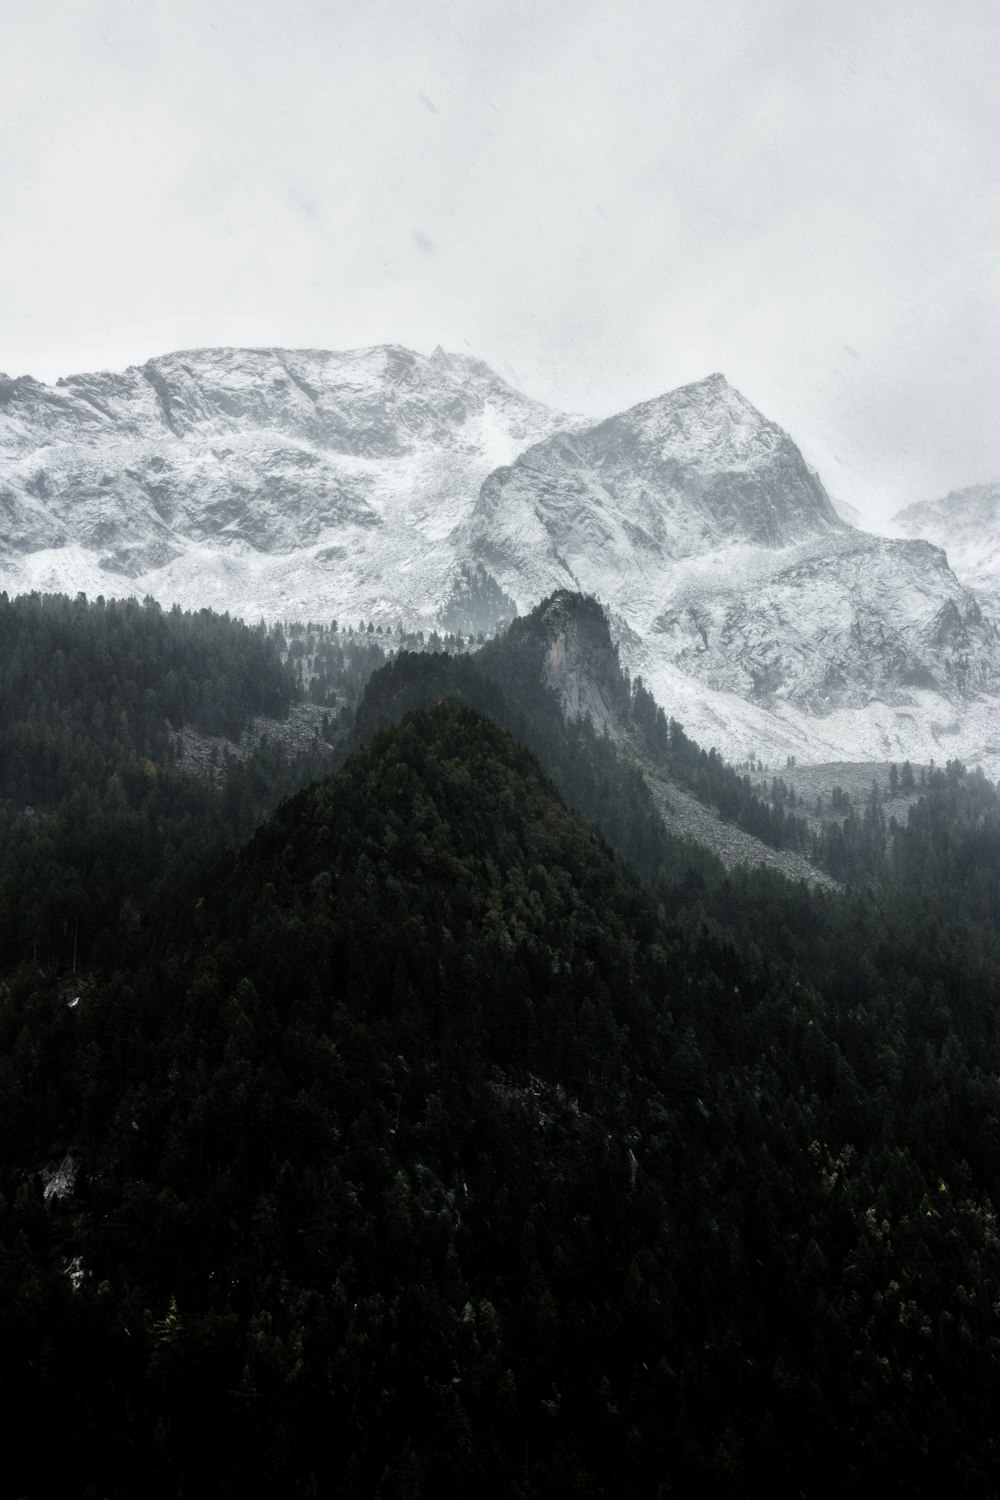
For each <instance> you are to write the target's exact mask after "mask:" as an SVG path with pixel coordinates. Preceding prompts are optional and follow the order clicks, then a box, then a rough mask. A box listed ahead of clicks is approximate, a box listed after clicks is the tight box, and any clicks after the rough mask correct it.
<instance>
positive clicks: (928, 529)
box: [892, 480, 1000, 610]
mask: <svg viewBox="0 0 1000 1500" xmlns="http://www.w3.org/2000/svg"><path fill="white" fill-rule="evenodd" d="M892 526H893V529H894V531H896V532H897V533H898V534H900V535H902V536H907V537H924V538H926V540H927V541H929V542H933V543H934V544H935V545H936V546H938V547H943V548H944V550H945V552H947V554H948V561H949V563H950V564H951V566H952V568H954V570H955V573H956V574H957V575H958V577H959V578H961V580H962V582H963V583H967V584H968V585H969V586H970V588H974V589H976V590H977V592H978V593H980V594H981V595H982V596H983V597H984V599H988V600H989V602H990V605H991V607H992V608H993V609H994V610H998V609H1000V480H994V482H993V483H992V484H975V485H971V486H970V487H969V488H968V489H964V490H953V491H952V493H951V494H950V495H946V496H945V497H944V499H943V500H923V501H919V502H918V503H917V504H916V505H908V506H907V507H906V508H905V510H901V511H899V512H898V514H896V515H895V516H893V519H892Z"/></svg>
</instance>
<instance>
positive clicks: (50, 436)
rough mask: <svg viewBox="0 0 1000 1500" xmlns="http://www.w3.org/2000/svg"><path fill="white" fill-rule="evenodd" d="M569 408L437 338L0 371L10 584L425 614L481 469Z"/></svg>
mask: <svg viewBox="0 0 1000 1500" xmlns="http://www.w3.org/2000/svg"><path fill="white" fill-rule="evenodd" d="M566 420H567V419H565V418H564V417H562V416H561V415H560V414H557V413H553V412H550V411H548V410H547V408H545V407H543V406H541V405H540V404H539V403H537V402H534V401H531V400H529V398H527V397H526V396H522V395H521V394H520V393H519V392H517V391H515V390H513V389H512V388H511V387H510V386H509V385H507V384H506V382H504V381H503V380H501V379H500V377H499V376H497V375H495V374H494V373H493V371H491V370H490V369H488V368H487V366H485V365H483V364H481V363H480V362H479V361H477V360H474V359H470V358H467V357H466V356H464V355H453V354H445V353H444V352H443V351H442V350H440V349H439V350H436V351H435V353H434V354H433V355H431V356H430V357H429V358H427V357H424V356H422V355H419V354H414V353H413V352H411V351H410V350H407V349H402V348H398V347H395V346H390V347H383V348H376V349H364V350H358V351H353V352H349V353H333V352H329V351H323V350H297V351H289V350H280V349H207V350H194V351H190V352H187V353H179V354H171V355H167V356H165V357H163V358H162V359H155V360H151V361H150V362H149V363H148V364H146V365H143V366H141V367H134V368H131V369H129V370H126V371H125V372H124V373H123V374H119V375H112V374H98V375H79V376H72V377H70V378H68V379H67V380H65V381H62V382H60V383H59V384H58V385H56V386H54V387H48V386H44V385H41V384H39V383H38V382H37V381H34V380H30V379H21V380H10V379H8V378H7V377H3V378H2V379H0V559H5V573H6V575H7V579H8V582H7V586H8V587H11V586H12V585H13V586H14V587H18V586H20V587H31V586H56V587H65V588H69V589H77V588H82V589H84V590H86V591H88V592H92V593H97V592H104V593H108V594H112V593H128V592H139V593H146V592H149V593H152V594H154V595H156V596H158V597H170V598H178V599H180V600H181V601H182V602H184V603H187V604H192V605H205V604H207V605H213V606H215V607H219V608H226V609H230V610H231V611H233V612H235V613H239V614H245V615H249V616H251V617H253V616H259V615H260V614H261V613H263V614H265V615H269V616H274V615H281V614H286V613H306V614H308V613H312V614H314V615H324V614H327V613H330V612H334V613H336V612H338V611H340V612H344V613H346V612H348V611H350V612H351V613H354V612H357V613H363V614H365V615H366V616H367V617H370V616H371V615H372V614H374V613H376V612H382V613H386V614H388V613H389V612H390V611H395V612H397V613H404V614H407V615H410V616H411V617H414V618H426V619H427V620H428V621H429V620H430V619H432V618H434V617H435V616H436V613H437V612H438V611H439V610H440V608H441V606H442V605H443V604H444V602H445V600H446V598H447V597H448V594H449V589H450V587H451V583H450V579H451V575H452V573H453V572H454V548H453V547H452V545H451V543H450V540H449V539H450V535H451V533H452V531H453V530H454V528H455V527H456V526H457V525H458V524H459V523H460V522H461V521H462V520H464V519H466V518H467V516H468V513H469V510H470V509H471V506H472V503H473V501H474V499H475V496H476V493H477V491H478V488H479V485H480V484H481V482H482V480H483V479H484V478H485V477H486V475H487V474H488V473H489V472H490V471H491V470H492V469H494V468H495V467H496V466H497V465H498V464H501V463H504V462H509V461H510V460H512V459H513V458H514V457H515V456H516V455H517V453H518V452H519V451H521V449H523V448H524V447H525V446H528V445H530V444H532V443H534V442H536V441H537V440H538V439H539V438H541V437H543V436H546V435H548V434H549V433H551V432H552V431H554V430H555V429H556V428H557V427H559V426H561V425H563V424H564V423H565V421H566Z"/></svg>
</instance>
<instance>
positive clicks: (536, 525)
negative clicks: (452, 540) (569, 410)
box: [466, 375, 843, 606]
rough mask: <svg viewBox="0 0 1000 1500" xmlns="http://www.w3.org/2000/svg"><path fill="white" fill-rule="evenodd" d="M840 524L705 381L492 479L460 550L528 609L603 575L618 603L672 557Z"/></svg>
mask: <svg viewBox="0 0 1000 1500" xmlns="http://www.w3.org/2000/svg"><path fill="white" fill-rule="evenodd" d="M842 528H843V522H842V521H841V520H840V518H839V517H838V516H837V514H836V512H835V511H834V509H833V506H832V505H831V504H830V501H829V498H828V497H827V494H826V492H825V490H824V489H823V486H822V484H821V483H820V482H819V480H818V479H817V478H816V477H815V475H814V474H813V473H812V472H811V471H810V470H809V469H808V467H807V466H806V464H805V462H804V460H803V458H802V455H801V454H800V453H799V450H798V449H797V448H796V446H795V444H794V443H793V442H792V440H791V438H790V437H789V436H788V434H787V433H785V432H783V431H782V429H781V428H780V427H777V426H776V425H775V424H774V423H773V422H769V421H768V420H767V419H766V418H765V417H763V416H762V415H761V414H760V412H758V411H757V410H756V409H755V408H754V407H753V406H751V404H750V402H749V401H747V400H746V398H745V397H744V396H741V395H740V393H739V391H736V390H734V389H733V388H732V386H730V385H729V384H728V382H727V381H726V380H725V378H724V377H723V376H722V375H710V376H709V377H708V378H707V379H706V380H701V381H698V382H696V383H695V384H693V385H688V386H684V387H682V388H681V389H680V390H677V391H671V392H670V393H669V394H667V395H665V396H660V397H658V398H657V399H656V400H655V401H647V402H644V403H643V404H642V405H640V406H635V407H632V408H631V410H629V411H626V412H622V413H621V414H620V415H618V416H615V417H610V418H609V419H608V420H607V421H605V422H601V423H599V424H597V425H596V426H593V427H588V428H585V429H582V430H580V431H577V432H575V433H565V432H563V433H559V434H557V435H556V436H555V437H552V438H549V439H548V440H547V441H545V442H542V443H539V444H537V445H536V446H535V447H533V448H529V449H528V450H527V452H525V453H522V454H521V456H520V458H518V460H517V462H516V463H515V464H513V465H511V466H510V467H509V468H504V469H498V470H497V472H496V473H495V474H491V475H490V477H489V479H488V480H487V481H486V483H485V484H484V485H483V488H482V491H481V493H480V496H479V500H478V503H477V505H476V509H475V512H474V513H473V516H472V519H471V522H470V524H469V528H468V533H467V537H466V545H467V547H468V549H469V551H470V553H471V554H472V555H473V556H474V557H475V558H476V559H477V560H479V561H481V562H483V563H484V565H485V566H486V567H487V568H488V569H489V571H490V572H491V573H492V574H493V575H494V576H495V577H496V578H497V579H498V580H499V581H500V583H501V584H502V586H503V587H504V588H506V589H507V590H508V591H509V592H511V593H512V594H513V595H514V597H515V598H516V599H517V600H518V602H519V603H520V604H521V605H522V606H523V605H526V604H528V603H530V602H532V600H534V599H536V598H538V597H540V596H541V595H543V594H545V593H547V592H548V591H549V590H550V589H553V588H581V589H583V590H585V591H587V592H592V593H593V592H596V593H601V594H606V592H607V590H606V585H607V583H608V581H609V580H610V579H613V580H614V585H613V592H614V594H620V593H621V592H622V591H623V590H628V591H629V592H630V593H635V592H640V593H648V592H649V589H650V585H652V589H653V592H654V593H655V592H656V591H657V590H658V589H659V586H660V579H661V578H662V576H663V575H664V572H665V570H667V569H668V568H669V565H670V564H672V563H674V562H676V561H677V560H678V559H681V558H687V557H693V556H700V555H701V554H703V553H705V552H709V551H711V550H713V549H715V548H717V547H719V546H720V545H723V544H730V543H736V542H746V543H751V544H755V545H757V546H761V547H766V548H780V547H785V546H788V545H790V544H791V543H794V542H799V541H802V540H803V539H805V538H807V537H815V536H828V535H832V534H834V533H836V532H837V531H839V530H841V529H842ZM651 602H652V601H651Z"/></svg>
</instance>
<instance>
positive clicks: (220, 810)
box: [0, 594, 323, 970]
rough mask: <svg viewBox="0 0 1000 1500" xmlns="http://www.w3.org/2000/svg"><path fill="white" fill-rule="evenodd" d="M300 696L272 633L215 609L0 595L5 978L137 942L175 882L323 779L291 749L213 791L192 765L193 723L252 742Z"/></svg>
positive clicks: (1, 944)
mask: <svg viewBox="0 0 1000 1500" xmlns="http://www.w3.org/2000/svg"><path fill="white" fill-rule="evenodd" d="M294 694H295V687H294V684H293V681H292V679H291V677H290V675H289V674H288V673H286V671H285V670H284V668H283V667H282V665H281V662H280V660H279V658H278V655H277V653H276V651H275V649H274V645H273V644H272V642H271V641H270V640H269V638H268V636H267V634H266V632H265V631H263V630H262V629H260V630H248V629H247V628H246V627H245V626H243V625H242V624H240V623H239V622H238V621H233V620H230V619H228V618H226V617H222V616H218V615H213V614H212V613H211V612H210V611H208V610H202V611H200V612H199V613H197V614H184V613H182V612H181V611H180V610H178V609H175V610H171V611H169V612H166V613H165V612H164V611H162V610H161V609H160V607H159V606H158V605H157V604H155V603H153V602H152V601H147V602H146V603H145V604H142V605H140V604H137V603H136V601H135V600H127V601H120V602H107V603H106V602H105V601H104V600H103V599H99V600H97V601H95V602H93V603H88V602H87V601H86V599H84V598H83V596H82V595H81V596H80V597H78V598H77V599H75V600H70V599H67V598H65V597H63V596H60V595H45V596H40V595H36V594H32V595H27V596H23V597H21V598H17V599H13V600H9V599H8V598H7V597H6V595H0V970H2V968H3V966H5V965H6V964H8V963H10V962H13V961H16V960H17V959H23V958H30V959H32V960H34V961H36V962H38V963H41V964H42V965H44V966H45V967H46V968H49V969H53V970H55V969H57V968H64V969H65V968H77V967H78V966H79V965H83V964H87V963H89V962H90V961H91V960H92V959H93V958H94V957H98V958H99V957H101V955H102V953H103V955H104V957H105V958H106V959H107V958H109V957H110V955H111V953H112V952H116V951H118V950H119V949H120V948H121V947H122V946H123V945H124V946H126V947H127V946H128V944H129V942H130V941H131V939H132V937H133V935H134V929H135V928H136V926H137V924H138V923H139V920H140V917H141V913H142V912H143V911H144V910H146V909H147V908H148V907H149V906H150V905H151V903H152V902H153V900H154V897H155V889H156V888H157V887H158V886H159V884H160V883H161V882H163V881H170V880H174V879H181V880H183V879H184V877H185V872H186V871H188V870H190V869H191V868H192V867H194V866H195V865H196V864H197V862H198V861H199V860H200V859H202V858H203V857H204V856H205V855H206V854H207V853H208V852H209V851H210V850H212V849H215V848H218V847H219V846H220V845H221V844H223V843H224V842H226V841H227V840H229V839H232V838H234V837H246V836H247V835H248V834H249V833H250V832H251V831H252V829H253V828H254V826H255V824H256V823H257V821H259V819H260V817H261V816H262V815H263V814H264V812H265V811H268V810H270V808H271V807H273V806H274V804H275V802H276V801H277V800H279V798H280V797H281V796H282V795H284V794H287V792H288V791H290V790H292V789H293V788H294V787H295V786H297V785H301V784H302V780H303V779H308V777H309V776H310V775H316V774H318V773H319V771H320V770H321V769H322V767H323V759H322V757H321V756H320V755H318V754H317V755H316V756H315V757H312V758H310V757H306V758H305V760H304V762H303V763H301V764H298V765H296V766H292V765H290V764H289V763H288V760H287V757H286V756H285V754H284V752H283V750H282V749H281V747H280V745H278V744H275V743H272V744H264V745H262V746H261V747H260V748H259V749H258V750H257V751H256V752H255V753H254V754H253V755H251V756H250V757H249V758H248V759H247V760H246V761H245V762H242V763H240V762H237V761H235V760H233V761H232V762H230V763H228V764H223V765H220V766H219V767H218V769H217V772H216V774H215V777H214V780H215V783H216V785H215V787H214V788H213V786H212V785H210V784H209V783H208V782H207V781H206V780H205V779H204V778H198V777H194V776H191V775H186V774H183V773H181V772H180V771H179V770H178V769H177V766H176V756H175V748H174V741H175V734H174V731H176V730H178V729H179V728H180V727H181V726H182V725H186V726H189V727H192V728H194V729H196V730H200V731H201V732H202V733H204V734H213V735H220V734H227V735H230V736H237V735H238V734H239V732H240V730H241V729H242V728H243V727H244V725H245V724H246V723H247V722H248V720H249V719H250V717H251V716H252V715H254V714H267V715H270V716H272V717H277V718H281V717H283V716H284V715H286V714H287V712H288V708H289V705H290V703H291V701H292V699H293V697H294Z"/></svg>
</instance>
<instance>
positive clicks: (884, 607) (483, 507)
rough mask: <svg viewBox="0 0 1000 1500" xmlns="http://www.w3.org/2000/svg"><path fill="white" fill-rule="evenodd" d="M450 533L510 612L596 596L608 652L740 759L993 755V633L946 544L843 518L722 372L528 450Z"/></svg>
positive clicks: (693, 728) (996, 726)
mask: <svg viewBox="0 0 1000 1500" xmlns="http://www.w3.org/2000/svg"><path fill="white" fill-rule="evenodd" d="M465 544H466V546H467V548H468V550H469V554H470V556H472V557H474V558H475V559H476V561H477V562H479V563H480V564H481V565H482V566H483V567H484V568H485V569H487V570H488V571H489V573H490V574H491V575H492V576H493V577H494V578H495V579H496V580H497V582H498V584H499V586H500V587H501V588H502V589H503V590H504V591H505V592H506V593H507V594H509V595H510V596H511V597H512V598H513V599H515V600H516V601H517V603H518V606H519V607H520V608H522V609H523V608H525V607H526V606H528V605H530V604H532V603H533V602H535V600H537V599H538V598H540V597H542V596H544V595H545V594H546V593H548V592H550V591H551V590H553V589H557V588H571V589H580V590H583V591H584V592H587V593H592V594H594V595H595V596H596V597H598V598H599V599H601V600H602V601H604V602H605V603H606V604H607V605H608V606H609V608H610V610H611V612H612V615H613V616H614V618H615V619H616V621H617V628H618V631H619V639H620V642H621V648H622V655H623V660H624V661H626V662H627V664H628V665H629V666H630V667H631V668H632V670H633V671H639V672H641V673H642V675H643V676H644V677H645V678H646V679H647V680H648V681H649V683H650V685H651V686H652V688H653V690H654V692H655V693H656V696H657V697H658V699H659V700H660V702H661V703H663V704H665V705H666V706H667V707H668V709H669V710H670V711H671V712H674V713H675V714H676V715H677V717H678V718H680V719H681V720H682V721H683V722H684V723H685V724H686V725H687V727H688V728H689V730H690V732H691V733H692V734H693V735H694V736H695V738H696V739H699V740H701V741H702V743H705V744H718V745H720V746H722V747H724V748H725V750H726V753H727V754H729V755H732V756H734V757H735V758H737V759H742V758H743V756H744V755H748V754H750V753H751V752H753V753H754V754H757V755H760V754H761V753H766V754H770V755H771V756H772V757H773V756H780V757H781V758H784V757H785V756H787V755H795V756H797V757H799V758H803V759H805V758H810V759H815V758H817V757H819V758H828V759H849V758H853V757H854V756H864V757H866V758H871V759H882V758H886V759H890V758H893V757H899V758H906V757H908V758H910V759H919V760H928V759H931V758H934V757H937V758H938V759H940V758H942V756H943V757H944V758H949V757H951V756H963V757H965V758H969V759H974V760H975V759H984V760H986V761H988V762H989V763H990V764H991V765H992V764H993V763H994V761H995V760H996V758H997V756H998V755H1000V721H997V720H996V715H995V704H993V702H992V698H991V696H990V695H992V694H994V693H995V692H996V691H997V689H998V687H1000V640H998V636H997V631H996V628H995V627H994V625H993V623H992V620H991V619H987V618H985V617H984V615H983V613H982V610H981V609H980V606H979V603H978V602H977V600H976V598H975V596H974V595H973V594H972V593H970V592H969V590H968V589H966V588H964V587H963V586H962V585H961V584H960V583H959V581H958V580H957V579H956V578H955V576H954V574H953V573H952V572H951V570H950V569H949V567H948V564H947V560H946V558H945V556H944V554H943V552H941V551H940V550H939V549H937V548H934V547H932V546H929V545H928V544H926V543H923V542H910V541H902V540H895V541H891V540H887V539H885V538H879V537H875V536H871V535H868V534H867V533H864V532H860V531H857V530H855V529H854V528H853V527H852V526H849V525H847V524H846V523H845V522H844V521H842V520H841V519H840V517H839V516H838V515H837V513H836V511H835V510H834V508H833V506H832V504H831V502H830V500H829V497H828V496H827V494H826V491H825V490H824V488H823V486H822V483H821V482H820V481H819V479H818V478H817V476H816V475H815V474H814V473H813V472H812V471H811V470H810V469H809V468H808V466H807V465H806V463H805V461H804V460H803V458H802V456H801V454H800V453H799V450H798V449H797V447H796V446H795V444H794V442H793V441H792V439H791V438H790V437H789V436H788V434H787V433H785V432H783V431H782V429H781V428H780V427H777V426H776V425H775V424H774V423H773V422H770V421H768V419H767V418H766V417H764V416H763V415H762V414H761V413H760V412H758V411H756V409H755V408H754V407H753V406H752V405H751V404H750V402H749V401H747V400H746V399H745V397H743V396H742V395H741V394H740V393H739V392H738V391H735V390H733V388H732V387H731V386H730V385H728V383H727V382H726V381H725V379H724V378H723V377H722V376H721V375H713V376H710V377H709V378H708V379H707V380H703V381H699V382H697V383H695V384H693V385H689V386H685V387H683V388H682V389H681V390H679V391H673V392H671V393H669V394H668V395H665V396H662V397H660V398H658V399H657V400H655V401H650V402H646V403H644V404H643V405H641V406H637V407H634V408H633V409H632V410H630V411H627V412H624V413H622V414H621V415H619V416H616V417H612V418H610V419H609V420H608V421H605V422H601V423H599V424H597V425H595V426H593V427H590V428H587V429H584V430H581V431H577V432H575V433H571V434H566V433H557V434H556V435H555V436H553V437H551V438H548V439H546V440H545V441H543V442H541V443H539V444H537V445H536V446H535V447H534V448H530V449H528V450H527V451H526V452H525V453H523V454H522V455H521V456H520V458H519V459H518V460H517V462H516V463H514V464H513V465H511V466H509V467H507V468H504V469H499V470H498V471H497V472H496V473H494V474H491V475H490V476H489V478H488V479H487V480H486V481H485V483H484V485H483V487H482V490H481V492H480V497H479V501H478V503H477V505H476V509H475V511H474V513H473V516H472V520H471V522H470V525H469V528H468V531H467V534H466V538H465ZM984 695H986V696H985V697H984ZM761 746H765V747H768V750H766V751H764V752H762V750H761Z"/></svg>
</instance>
